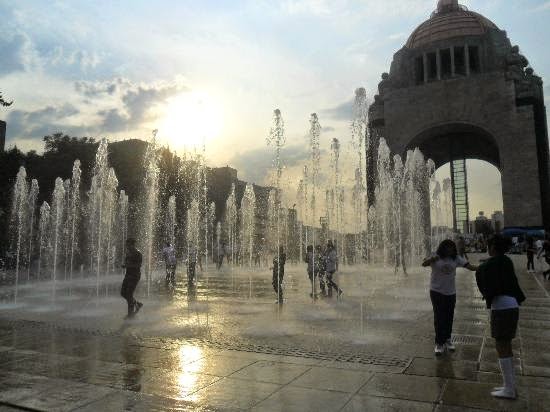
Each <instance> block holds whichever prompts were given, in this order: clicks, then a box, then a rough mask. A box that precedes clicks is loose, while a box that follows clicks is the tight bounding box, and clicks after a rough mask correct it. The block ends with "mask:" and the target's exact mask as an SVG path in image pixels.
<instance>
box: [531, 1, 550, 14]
mask: <svg viewBox="0 0 550 412" xmlns="http://www.w3.org/2000/svg"><path fill="white" fill-rule="evenodd" d="M547 10H550V1H545V2H544V3H542V4H540V5H538V6H536V7H534V8H533V9H531V11H532V12H538V11H547Z"/></svg>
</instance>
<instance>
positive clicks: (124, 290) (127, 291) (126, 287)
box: [120, 275, 140, 315]
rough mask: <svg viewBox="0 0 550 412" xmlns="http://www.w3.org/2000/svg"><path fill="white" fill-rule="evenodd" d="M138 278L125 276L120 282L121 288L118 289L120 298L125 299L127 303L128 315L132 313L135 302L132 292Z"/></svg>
mask: <svg viewBox="0 0 550 412" xmlns="http://www.w3.org/2000/svg"><path fill="white" fill-rule="evenodd" d="M139 279H140V276H132V275H126V276H124V280H123V281H122V287H121V288H120V296H122V297H123V298H124V299H126V302H127V303H128V315H131V314H132V313H134V307H135V305H136V302H137V301H136V300H135V299H134V292H135V290H136V287H137V285H138V283H139Z"/></svg>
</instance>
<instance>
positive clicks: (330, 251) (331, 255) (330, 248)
mask: <svg viewBox="0 0 550 412" xmlns="http://www.w3.org/2000/svg"><path fill="white" fill-rule="evenodd" d="M325 259H326V273H327V279H326V282H327V288H328V297H332V290H333V289H334V290H335V291H336V292H337V293H338V297H340V296H341V295H342V293H343V292H342V289H340V288H339V287H338V285H337V284H336V283H335V282H334V279H333V276H334V273H335V272H336V270H337V267H338V253H337V252H336V248H335V247H334V244H333V243H332V240H329V241H328V243H327V250H326V251H325Z"/></svg>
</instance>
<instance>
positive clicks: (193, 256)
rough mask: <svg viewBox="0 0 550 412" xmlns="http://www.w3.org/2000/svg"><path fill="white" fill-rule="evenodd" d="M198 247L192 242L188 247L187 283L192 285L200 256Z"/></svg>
mask: <svg viewBox="0 0 550 412" xmlns="http://www.w3.org/2000/svg"><path fill="white" fill-rule="evenodd" d="M197 255H198V252H197V248H196V247H195V246H194V245H193V244H190V245H189V246H188V249H187V284H188V285H192V284H194V282H195V273H196V270H197V269H196V268H197V258H198V256H197Z"/></svg>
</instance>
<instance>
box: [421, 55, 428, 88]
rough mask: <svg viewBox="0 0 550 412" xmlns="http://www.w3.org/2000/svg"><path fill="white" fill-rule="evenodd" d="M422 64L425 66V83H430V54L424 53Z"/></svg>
mask: <svg viewBox="0 0 550 412" xmlns="http://www.w3.org/2000/svg"><path fill="white" fill-rule="evenodd" d="M422 65H423V66H424V83H428V55H427V54H426V53H424V54H422Z"/></svg>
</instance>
